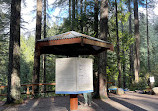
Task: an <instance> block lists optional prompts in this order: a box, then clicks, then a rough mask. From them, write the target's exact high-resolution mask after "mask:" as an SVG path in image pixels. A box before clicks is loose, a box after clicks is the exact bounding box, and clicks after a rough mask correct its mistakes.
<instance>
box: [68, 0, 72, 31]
mask: <svg viewBox="0 0 158 111" xmlns="http://www.w3.org/2000/svg"><path fill="white" fill-rule="evenodd" d="M71 1H72V0H69V21H70V27H71V30H72V21H71Z"/></svg>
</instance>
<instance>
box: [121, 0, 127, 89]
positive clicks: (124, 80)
mask: <svg viewBox="0 0 158 111" xmlns="http://www.w3.org/2000/svg"><path fill="white" fill-rule="evenodd" d="M121 3H122V5H123V2H122V0H121ZM122 5H121V13H123V6H122ZM122 18H123V17H122ZM122 18H121V28H122V47H123V49H122V53H123V58H122V71H123V88H124V89H125V88H126V72H125V71H126V56H125V46H124V43H125V41H124V39H125V38H124V36H123V33H124V26H123V21H122Z"/></svg>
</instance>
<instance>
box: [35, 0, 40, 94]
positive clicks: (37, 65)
mask: <svg viewBox="0 0 158 111" xmlns="http://www.w3.org/2000/svg"><path fill="white" fill-rule="evenodd" d="M41 21H42V0H37V14H36V38H35V53H34V73H33V83H39V78H40V52H39V49H38V47H36V42H37V40H40V39H41V24H42V23H41ZM35 92H39V86H37V87H35ZM35 94H37V93H35Z"/></svg>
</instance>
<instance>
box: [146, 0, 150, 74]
mask: <svg viewBox="0 0 158 111" xmlns="http://www.w3.org/2000/svg"><path fill="white" fill-rule="evenodd" d="M146 36H147V52H148V63H147V64H148V65H147V67H148V72H149V73H150V71H151V69H150V50H149V27H148V1H147V0H146Z"/></svg>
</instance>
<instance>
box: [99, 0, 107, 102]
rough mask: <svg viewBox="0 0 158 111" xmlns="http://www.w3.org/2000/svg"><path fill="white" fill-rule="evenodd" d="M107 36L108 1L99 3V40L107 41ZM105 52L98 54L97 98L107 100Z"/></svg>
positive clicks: (104, 0) (103, 0)
mask: <svg viewBox="0 0 158 111" xmlns="http://www.w3.org/2000/svg"><path fill="white" fill-rule="evenodd" d="M107 34H108V0H102V1H101V7H100V39H102V40H105V41H106V40H107ZM106 65H107V51H104V52H102V53H101V54H99V96H100V98H103V99H104V98H107V97H108V95H107V73H106Z"/></svg>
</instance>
